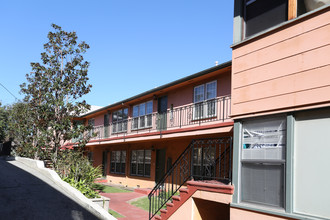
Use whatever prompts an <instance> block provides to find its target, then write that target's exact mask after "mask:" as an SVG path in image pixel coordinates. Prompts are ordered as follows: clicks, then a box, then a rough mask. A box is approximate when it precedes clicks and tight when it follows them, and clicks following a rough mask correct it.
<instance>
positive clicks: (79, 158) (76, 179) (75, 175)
mask: <svg viewBox="0 0 330 220" xmlns="http://www.w3.org/2000/svg"><path fill="white" fill-rule="evenodd" d="M54 168H55V171H56V172H57V173H58V174H59V176H60V177H61V178H62V179H63V180H64V181H66V182H68V183H69V184H71V185H72V186H73V187H75V188H77V189H78V190H79V191H81V192H82V193H83V194H84V195H85V196H86V197H88V198H94V197H95V196H96V195H98V193H96V192H95V191H94V187H93V186H94V180H95V179H96V178H99V177H101V176H102V169H101V167H100V166H98V167H93V165H92V164H91V163H90V162H89V160H88V159H87V157H86V156H84V155H83V153H82V152H81V151H79V150H68V149H63V150H61V151H59V154H58V161H57V163H56V166H55V167H54Z"/></svg>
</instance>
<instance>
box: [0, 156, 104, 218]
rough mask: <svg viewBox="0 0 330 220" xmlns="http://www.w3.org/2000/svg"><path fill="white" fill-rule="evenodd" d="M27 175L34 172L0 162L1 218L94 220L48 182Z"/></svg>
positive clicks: (19, 165)
mask: <svg viewBox="0 0 330 220" xmlns="http://www.w3.org/2000/svg"><path fill="white" fill-rule="evenodd" d="M30 172H31V173H34V172H35V171H33V169H31V168H29V167H26V166H24V165H22V164H21V163H20V162H18V161H5V160H0V207H1V208H0V218H1V219H13V220H14V219H48V220H49V219H61V220H62V219H74V220H78V219H79V220H80V219H98V218H97V217H96V216H94V215H93V214H92V213H91V212H89V211H88V210H86V209H84V208H83V207H82V206H80V205H79V204H78V203H77V202H75V201H74V200H72V199H71V198H69V197H67V196H66V195H64V194H63V193H61V192H60V191H59V190H60V189H59V188H57V186H56V185H55V184H53V182H52V181H51V180H49V179H43V178H42V177H41V178H42V179H43V180H42V179H39V178H38V177H36V176H35V175H32V174H31V173H30ZM36 175H37V176H38V175H39V176H40V174H38V173H36Z"/></svg>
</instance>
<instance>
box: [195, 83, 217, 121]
mask: <svg viewBox="0 0 330 220" xmlns="http://www.w3.org/2000/svg"><path fill="white" fill-rule="evenodd" d="M216 96H217V81H212V82H209V83H206V84H202V85H199V86H196V87H195V88H194V113H193V119H194V120H196V119H203V118H210V117H215V116H216V99H215V98H216Z"/></svg>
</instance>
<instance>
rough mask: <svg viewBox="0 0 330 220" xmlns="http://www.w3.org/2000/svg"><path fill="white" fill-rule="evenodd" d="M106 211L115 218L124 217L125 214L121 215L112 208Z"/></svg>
mask: <svg viewBox="0 0 330 220" xmlns="http://www.w3.org/2000/svg"><path fill="white" fill-rule="evenodd" d="M108 212H109V213H110V215H112V216H113V217H115V218H123V217H125V216H122V215H121V214H119V213H118V212H115V211H113V210H112V209H109V211H108Z"/></svg>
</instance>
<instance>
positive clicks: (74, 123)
mask: <svg viewBox="0 0 330 220" xmlns="http://www.w3.org/2000/svg"><path fill="white" fill-rule="evenodd" d="M83 124H84V123H83V121H77V120H74V121H73V127H74V128H75V129H79V128H80V127H81V126H83ZM82 138H83V134H82V133H81V134H79V136H78V137H73V138H72V141H71V142H72V143H75V142H78V141H79V140H81V139H82Z"/></svg>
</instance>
